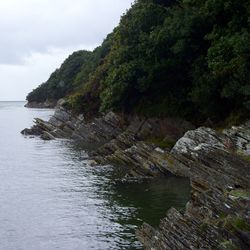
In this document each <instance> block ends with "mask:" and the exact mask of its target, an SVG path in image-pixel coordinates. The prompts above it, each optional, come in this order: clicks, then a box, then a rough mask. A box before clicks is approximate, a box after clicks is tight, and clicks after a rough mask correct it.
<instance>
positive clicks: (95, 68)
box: [28, 0, 250, 121]
mask: <svg viewBox="0 0 250 250" xmlns="http://www.w3.org/2000/svg"><path fill="white" fill-rule="evenodd" d="M249 12H250V3H249V1H247V0H239V1H234V0H199V1H196V0H180V1H177V0H176V1H174V0H168V1H166V0H164V1H163V0H137V1H135V3H134V5H133V6H132V7H131V9H129V10H128V11H127V13H126V14H125V15H123V16H122V18H121V21H120V24H119V25H118V27H116V28H115V29H114V31H113V32H112V33H111V34H110V35H108V37H107V38H106V39H105V40H104V42H103V44H102V45H101V46H100V47H98V48H96V49H95V50H94V51H93V52H86V51H82V52H77V53H78V54H73V55H72V56H71V57H69V58H68V59H67V60H66V61H65V63H64V64H63V65H62V66H61V68H60V69H59V70H56V71H55V72H54V73H53V74H52V75H51V77H50V79H49V80H48V81H47V82H46V83H45V84H42V85H41V86H40V87H39V88H38V89H36V90H34V91H33V92H32V93H31V94H29V96H28V100H29V101H30V100H45V99H50V98H51V99H58V98H61V97H64V96H68V95H69V105H70V107H71V108H72V109H74V110H76V111H78V112H87V113H92V114H93V115H94V114H96V113H97V112H98V111H103V112H106V111H108V110H117V111H122V112H137V113H141V114H144V115H148V116H169V115H172V116H182V117H185V118H188V119H190V120H193V121H194V120H199V121H200V120H206V119H207V118H210V119H211V120H213V121H218V120H222V119H224V118H226V117H228V116H229V115H230V114H232V113H235V112H236V113H237V112H238V111H240V112H244V113H245V114H246V113H249V110H250V82H249V81H250V75H249V66H250V61H249V57H250V35H249V31H250V22H249ZM194 114H195V115H194Z"/></svg>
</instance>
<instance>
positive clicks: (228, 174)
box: [22, 107, 250, 250]
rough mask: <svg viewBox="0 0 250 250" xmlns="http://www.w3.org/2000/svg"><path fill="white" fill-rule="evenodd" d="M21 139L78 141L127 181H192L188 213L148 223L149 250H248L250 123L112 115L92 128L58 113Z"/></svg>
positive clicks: (144, 231)
mask: <svg viewBox="0 0 250 250" xmlns="http://www.w3.org/2000/svg"><path fill="white" fill-rule="evenodd" d="M22 134H24V135H37V136H40V137H41V138H42V139H44V140H51V139H55V138H68V139H74V140H79V141H80V142H81V143H82V144H83V145H84V146H85V148H86V149H87V151H88V153H89V155H90V158H91V164H93V165H95V164H96V165H98V164H109V163H111V164H119V165H123V166H126V167H127V169H128V172H127V175H126V176H127V177H144V178H153V177H157V176H162V175H163V176H168V175H177V176H185V177H189V178H190V181H191V187H192V193H191V200H190V201H189V202H188V204H187V205H186V210H185V212H180V211H177V210H176V209H174V208H173V209H170V211H168V212H167V215H166V218H164V219H163V220H162V221H161V224H160V226H159V229H157V230H156V229H154V228H152V227H151V226H150V225H147V224H144V225H143V226H142V227H141V228H140V229H138V230H137V236H138V238H139V240H140V241H141V242H142V243H143V245H144V246H145V249H157V250H162V249H249V248H250V181H249V180H250V122H246V123H245V124H243V125H242V126H238V127H232V128H230V129H225V130H223V131H220V132H218V131H215V130H213V129H211V128H205V127H201V128H198V129H195V128H194V126H193V125H192V124H190V123H188V122H186V121H183V120H181V119H173V118H166V119H164V120H160V119H157V118H151V119H145V118H140V117H137V116H131V117H123V116H121V115H117V114H115V113H112V112H110V113H108V114H106V115H104V116H101V117H98V118H94V119H93V120H91V121H87V120H85V118H84V116H83V115H74V114H73V113H72V112H70V111H68V110H66V109H64V108H62V107H59V108H58V109H57V110H56V111H55V114H54V116H52V117H51V119H50V120H49V121H43V120H41V119H36V120H35V125H34V126H33V127H32V128H30V129H24V130H23V131H22ZM156 138H162V140H161V143H162V142H163V143H164V147H161V145H159V144H158V143H155V142H154V141H156V140H155V139H156ZM166 145H167V146H166ZM172 145H174V146H173V147H171V146H172ZM165 146H166V147H165Z"/></svg>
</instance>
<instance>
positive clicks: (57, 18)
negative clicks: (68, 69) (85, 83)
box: [0, 0, 134, 101]
mask: <svg viewBox="0 0 250 250" xmlns="http://www.w3.org/2000/svg"><path fill="white" fill-rule="evenodd" d="M132 2H134V1H133V0H0V101H4V100H25V97H26V95H27V94H28V92H30V91H31V90H32V89H34V88H35V87H37V86H38V85H39V84H40V83H42V82H44V81H46V80H47V79H48V77H49V75H50V74H51V73H52V72H53V71H54V70H55V69H56V68H58V67H59V66H60V65H61V63H62V62H63V60H64V59H66V57H67V56H68V55H69V54H70V53H72V52H73V51H76V50H79V49H89V50H92V49H94V48H95V47H96V46H98V45H100V44H101V42H102V41H103V39H104V38H105V37H106V35H107V34H108V33H110V32H111V31H112V30H113V28H114V27H115V26H117V24H118V23H119V19H120V16H121V15H122V14H123V13H124V12H125V11H126V9H128V8H129V7H130V6H131V3H132Z"/></svg>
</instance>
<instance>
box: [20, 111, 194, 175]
mask: <svg viewBox="0 0 250 250" xmlns="http://www.w3.org/2000/svg"><path fill="white" fill-rule="evenodd" d="M192 128H193V125H192V124H190V123H189V122H186V121H184V120H182V119H174V118H166V119H163V120H161V119H158V118H149V119H147V118H140V117H137V116H134V117H132V116H131V117H130V116H129V117H126V118H124V117H122V116H120V115H117V114H115V113H113V112H109V113H107V114H106V115H104V116H101V117H98V118H94V119H92V120H91V121H89V120H88V121H86V120H85V119H84V116H83V115H77V116H76V115H74V114H73V113H72V112H71V111H69V110H66V109H64V108H63V107H59V108H58V109H57V110H56V111H55V114H54V115H53V116H52V117H51V118H50V120H49V121H43V120H41V119H35V125H34V126H33V127H32V128H31V129H25V130H23V131H22V133H23V134H24V135H38V136H40V137H41V138H42V139H44V140H51V139H55V138H68V139H74V140H78V141H80V142H81V145H83V146H85V149H86V150H87V151H88V153H89V155H90V157H91V158H92V160H93V161H92V164H118V165H123V166H125V167H126V169H127V172H128V175H129V176H136V177H138V176H141V177H153V176H158V175H169V174H171V173H170V172H169V171H168V169H167V168H166V167H165V165H166V159H165V158H166V157H167V158H171V156H169V150H168V149H165V150H163V149H161V148H159V147H158V146H157V145H154V144H152V143H147V142H145V140H146V139H147V138H150V137H152V136H157V137H161V138H163V140H168V141H176V140H177V139H179V138H180V137H181V136H182V135H183V134H184V133H185V132H186V131H187V130H189V129H192ZM172 161H173V162H174V159H172ZM178 171H179V170H178Z"/></svg>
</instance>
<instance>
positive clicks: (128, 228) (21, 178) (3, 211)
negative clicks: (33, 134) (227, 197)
mask: <svg viewBox="0 0 250 250" xmlns="http://www.w3.org/2000/svg"><path fill="white" fill-rule="evenodd" d="M23 105H24V103H23V102H0V250H45V249H46V250H55V249H60V250H78V249H79V250H80V249H81V250H84V249H86V250H88V249H95V250H105V249H142V246H141V245H140V244H139V242H138V241H137V240H136V238H135V235H134V230H135V228H136V227H138V226H140V225H141V224H142V221H146V222H148V223H150V224H151V225H154V226H157V225H158V224H159V221H160V218H162V217H164V215H165V213H166V211H167V209H168V208H170V207H172V206H175V207H177V208H183V207H184V205H185V203H186V202H187V200H188V198H189V192H190V189H189V182H188V181H187V180H185V179H181V178H174V177H171V178H168V179H164V180H156V181H150V182H146V183H143V184H138V183H133V184H122V183H120V184H117V182H115V178H116V177H117V175H118V172H119V169H117V168H115V167H111V166H100V167H91V166H89V165H88V157H87V154H86V153H85V152H84V151H82V150H81V149H80V148H78V147H77V146H76V145H75V144H74V143H73V142H70V141H67V140H55V141H49V142H48V141H46V142H44V141H42V140H40V139H38V138H25V137H24V136H22V135H21V134H20V131H21V130H22V129H23V128H26V127H30V126H31V125H32V121H33V118H34V117H40V118H42V119H48V118H49V117H50V116H51V115H52V114H53V110H37V109H26V108H24V107H23Z"/></svg>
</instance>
